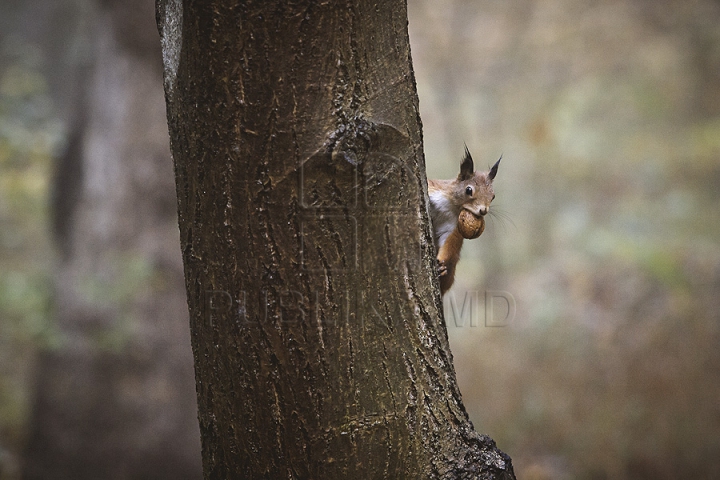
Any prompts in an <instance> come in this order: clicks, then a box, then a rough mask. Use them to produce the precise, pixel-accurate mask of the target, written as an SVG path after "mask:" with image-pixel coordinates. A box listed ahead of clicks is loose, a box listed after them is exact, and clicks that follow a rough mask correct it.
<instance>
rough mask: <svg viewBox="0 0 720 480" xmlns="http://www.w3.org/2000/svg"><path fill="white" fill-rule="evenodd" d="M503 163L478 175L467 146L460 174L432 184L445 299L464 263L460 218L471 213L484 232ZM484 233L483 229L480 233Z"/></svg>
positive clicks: (434, 226)
mask: <svg viewBox="0 0 720 480" xmlns="http://www.w3.org/2000/svg"><path fill="white" fill-rule="evenodd" d="M500 160H502V156H501V157H500V159H499V160H498V161H497V162H495V165H493V166H492V168H490V170H489V171H487V172H476V171H475V166H474V164H473V159H472V156H471V155H470V151H469V150H468V148H467V146H465V157H464V158H463V159H462V162H461V163H460V174H459V175H458V176H457V178H455V179H452V180H428V196H429V198H430V219H431V221H432V229H433V240H434V242H435V248H436V250H437V260H438V270H439V273H440V293H441V294H442V295H445V292H447V291H448V290H449V289H450V287H451V286H452V284H453V281H454V280H455V266H456V265H457V263H458V260H460V249H461V248H462V244H463V239H464V237H463V234H462V233H461V230H459V229H458V218H459V217H460V213H461V212H462V211H463V210H466V211H468V212H470V213H471V214H472V215H473V217H470V218H471V219H474V220H476V221H479V222H481V227H483V228H484V218H483V217H484V216H485V215H486V214H487V213H488V211H489V210H490V202H492V201H493V199H494V198H495V192H494V191H493V185H492V182H493V180H494V179H495V175H497V170H498V165H500ZM480 233H482V228H480V229H479V233H476V235H475V236H474V237H470V238H476V237H477V236H478V235H480Z"/></svg>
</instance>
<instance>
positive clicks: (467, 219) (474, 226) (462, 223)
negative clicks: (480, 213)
mask: <svg viewBox="0 0 720 480" xmlns="http://www.w3.org/2000/svg"><path fill="white" fill-rule="evenodd" d="M483 230H485V219H484V218H483V217H476V216H475V215H473V214H472V213H470V212H468V211H467V210H463V211H461V212H460V216H459V217H458V231H459V232H460V235H462V236H463V238H467V239H468V240H472V239H473V238H477V237H479V236H480V235H481V234H482V233H483Z"/></svg>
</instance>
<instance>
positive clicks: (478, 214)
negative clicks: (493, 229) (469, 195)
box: [463, 207, 487, 219]
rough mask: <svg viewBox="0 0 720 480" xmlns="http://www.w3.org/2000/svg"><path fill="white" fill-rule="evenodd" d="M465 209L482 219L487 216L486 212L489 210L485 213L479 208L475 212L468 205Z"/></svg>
mask: <svg viewBox="0 0 720 480" xmlns="http://www.w3.org/2000/svg"><path fill="white" fill-rule="evenodd" d="M463 210H466V211H468V212H470V213H471V214H472V216H473V217H475V218H477V219H480V218H482V217H484V216H485V213H487V211H486V212H485V213H482V212H480V211H479V209H478V211H477V212H475V211H473V210H471V209H470V208H467V207H464V208H463Z"/></svg>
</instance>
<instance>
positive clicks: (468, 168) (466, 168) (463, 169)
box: [458, 145, 475, 180]
mask: <svg viewBox="0 0 720 480" xmlns="http://www.w3.org/2000/svg"><path fill="white" fill-rule="evenodd" d="M474 172H475V165H474V164H473V159H472V156H471V155H470V150H468V148H467V145H465V157H464V158H463V159H462V162H461V163H460V175H458V179H459V180H469V179H471V178H472V176H473V173H474Z"/></svg>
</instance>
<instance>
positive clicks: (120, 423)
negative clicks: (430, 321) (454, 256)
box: [0, 0, 720, 480]
mask: <svg viewBox="0 0 720 480" xmlns="http://www.w3.org/2000/svg"><path fill="white" fill-rule="evenodd" d="M0 10H1V11H2V14H1V15H0V222H1V223H0V225H1V228H0V478H2V479H3V480H4V479H15V478H18V477H19V472H20V468H19V465H20V462H19V460H18V458H19V456H20V453H21V452H22V451H27V452H29V453H28V457H27V458H28V460H30V459H40V460H36V461H33V462H31V463H30V464H31V465H33V466H36V467H38V470H35V471H36V472H40V473H38V474H36V477H41V476H42V475H43V473H42V472H43V470H42V468H43V467H42V466H43V465H46V466H47V465H52V464H55V463H56V462H57V460H54V459H53V458H54V457H53V456H52V455H58V454H59V453H58V452H62V454H63V455H64V454H66V452H68V451H71V450H72V449H76V451H81V450H82V449H83V448H87V449H88V450H87V454H90V453H93V455H94V458H96V459H102V458H109V457H108V455H117V457H115V458H112V459H111V460H108V462H107V463H105V464H102V463H101V464H98V463H97V462H96V463H93V464H92V465H93V468H95V469H96V472H97V475H96V476H95V477H94V478H130V477H133V476H138V475H140V473H138V472H137V471H134V470H132V468H133V467H137V466H138V465H141V464H147V465H149V466H148V470H146V471H147V472H153V471H154V470H151V469H152V468H157V467H158V466H162V465H167V464H168V463H172V462H173V461H174V462H175V464H174V465H175V466H177V467H178V470H180V468H179V466H181V465H182V466H185V465H187V466H188V467H187V469H186V470H185V472H186V475H187V476H193V475H195V476H196V477H199V475H200V474H199V450H198V449H199V441H198V440H197V432H196V430H195V429H196V428H197V426H196V425H195V410H194V409H195V407H194V399H195V397H194V388H193V382H192V370H191V364H190V363H189V362H190V361H191V360H190V359H191V357H190V349H189V338H187V333H186V331H187V319H186V312H185V308H186V307H185V303H184V299H183V297H182V295H184V293H183V286H182V272H181V271H180V270H179V268H180V263H179V259H180V255H179V247H178V236H177V230H176V229H177V226H176V224H175V218H174V215H175V206H174V199H173V195H174V193H173V190H172V181H173V177H172V167H171V162H170V159H169V157H168V154H167V128H166V124H165V118H164V111H163V109H164V106H163V99H162V93H161V91H162V84H161V80H160V76H159V72H160V57H159V39H158V37H157V32H156V30H155V28H154V25H153V12H152V1H151V0H146V1H141V0H135V1H129V0H128V1H123V2H100V1H98V2H94V1H89V0H57V1H54V2H43V1H42V0H25V1H21V0H3V1H2V3H1V4H0ZM409 11H410V38H411V43H412V48H413V61H414V65H415V71H416V75H417V84H418V90H419V95H420V108H421V114H422V119H423V123H424V138H425V151H426V157H427V164H428V176H429V177H430V178H450V177H451V176H453V175H455V174H456V169H457V162H458V160H459V157H460V156H461V154H462V142H463V141H465V142H467V144H468V146H469V147H470V149H471V151H472V152H473V155H474V157H475V159H476V162H479V163H482V161H483V159H485V161H486V162H487V163H491V162H492V161H494V160H495V159H497V157H498V156H499V154H500V153H504V160H503V164H502V166H501V170H500V173H499V175H498V178H497V180H496V191H497V199H496V201H495V202H494V205H495V204H496V206H497V209H496V211H502V212H504V215H505V216H506V217H508V218H509V220H503V218H495V220H496V221H495V222H493V221H491V222H489V224H488V228H487V229H486V231H485V233H484V234H483V236H482V237H480V239H478V240H476V241H473V242H467V243H466V246H465V249H464V252H463V253H464V259H463V261H462V262H461V263H460V265H459V271H458V279H457V285H456V286H455V287H454V289H453V290H452V291H451V294H454V295H455V297H454V298H455V299H456V302H457V303H458V304H459V305H460V304H462V300H463V298H464V295H465V292H474V291H478V292H482V291H484V290H486V289H499V290H506V291H508V292H510V293H512V295H513V296H514V297H515V299H516V302H517V313H516V315H515V318H514V319H513V321H512V322H511V324H510V326H509V327H507V328H485V327H484V326H483V325H484V318H483V315H482V313H483V312H484V310H482V302H481V301H480V302H479V305H478V306H479V307H480V309H479V310H477V309H476V311H475V315H477V316H478V318H476V319H475V323H474V324H475V325H478V326H477V327H473V326H471V324H470V322H465V323H464V324H462V318H458V317H457V316H455V317H453V315H452V311H451V309H450V308H448V309H447V310H448V316H447V320H448V324H449V327H450V335H451V344H452V348H453V352H454V355H455V359H456V368H457V371H458V376H459V381H460V388H461V391H462V392H463V396H464V400H465V404H466V406H467V407H468V410H469V413H470V416H471V418H472V419H473V421H474V422H475V425H476V428H477V430H478V431H480V432H483V433H487V434H489V435H490V436H492V437H493V438H494V439H495V440H497V442H498V445H499V447H500V448H502V449H503V450H505V451H506V452H508V453H509V454H510V455H511V456H512V458H513V462H514V464H515V466H516V472H517V474H518V478H524V479H542V478H552V479H576V478H577V479H604V478H607V479H653V480H655V479H676V478H699V479H713V478H720V435H718V434H717V432H718V431H720V376H719V375H718V372H719V371H720V349H718V345H720V323H719V322H720V315H719V314H718V312H720V295H718V293H719V292H720V222H718V218H720V201H719V200H720V3H719V2H717V1H714V0H691V1H684V2H680V1H670V0H660V1H650V0H623V1H610V0H597V1H592V2H591V1H588V0H583V1H570V0H546V1H543V2H531V1H529V0H524V1H518V2H502V1H497V0H492V1H482V2H477V1H471V0H434V1H430V0H410V1H409ZM105 102H108V103H105ZM72 152H75V153H72ZM73 158H74V159H75V160H74V161H75V163H73ZM73 169H75V170H73ZM53 172H57V173H58V175H53ZM51 192H54V193H52V194H51ZM51 206H52V207H53V208H52V211H53V212H55V215H51V214H50V213H49V212H51V209H50V207H51ZM53 231H54V232H55V234H51V232H53ZM53 236H54V238H55V239H56V240H58V241H54V240H52V239H51V238H52V237H53ZM478 298H479V299H480V300H482V298H483V296H482V295H479V296H478ZM446 300H447V301H449V298H446ZM456 322H457V324H458V325H462V326H457V327H456V326H455V323H456ZM103 412H104V413H103ZM107 412H110V413H107ZM105 415H109V416H105ZM98 419H102V421H99V420H98ZM88 422H90V423H88ZM93 435H96V436H93ZM166 440H167V441H166ZM42 442H46V443H44V444H43V443H42ZM113 442H116V443H113ZM43 452H49V453H47V454H46V455H45V459H44V460H42V457H43ZM55 458H57V457H55ZM73 458H75V460H71V462H72V461H77V459H79V458H82V457H73ZM172 459H174V460H172ZM98 461H101V460H98ZM123 466H127V469H123V468H124V467H123ZM67 468H70V467H67ZM105 472H111V473H112V474H113V475H114V476H113V475H109V474H108V475H105V474H104V473H105ZM151 476H152V477H153V478H160V477H157V476H153V475H151ZM45 478H52V476H50V477H48V476H47V475H46V476H45ZM75 478H80V477H75Z"/></svg>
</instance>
